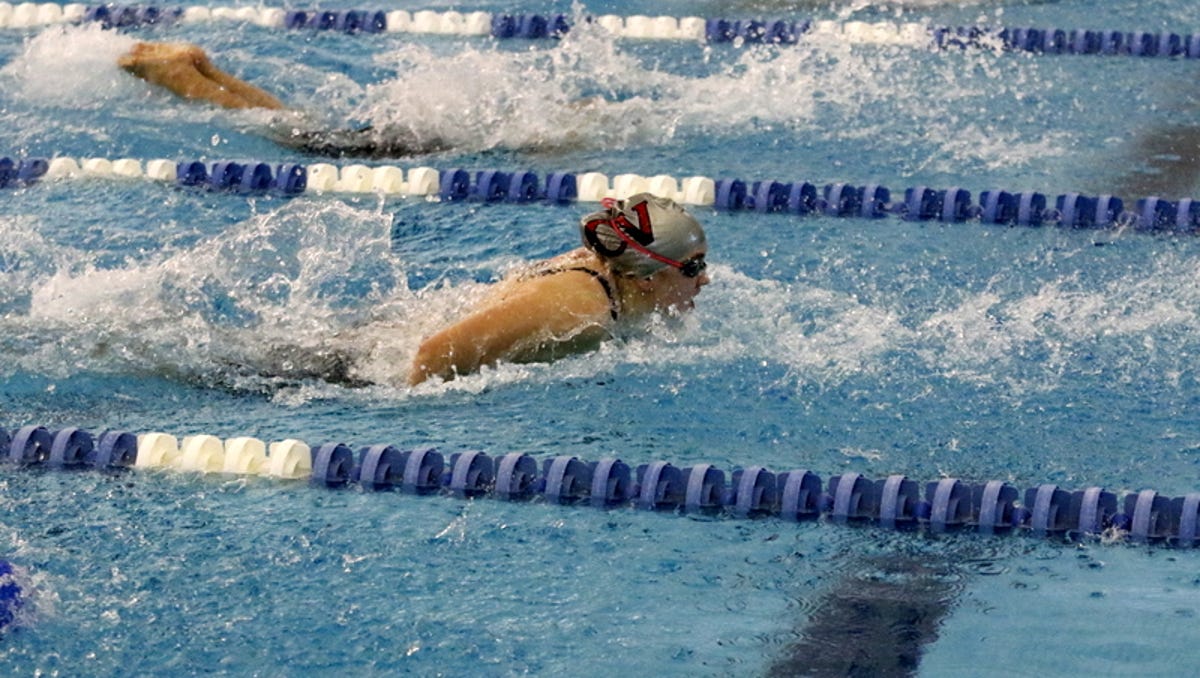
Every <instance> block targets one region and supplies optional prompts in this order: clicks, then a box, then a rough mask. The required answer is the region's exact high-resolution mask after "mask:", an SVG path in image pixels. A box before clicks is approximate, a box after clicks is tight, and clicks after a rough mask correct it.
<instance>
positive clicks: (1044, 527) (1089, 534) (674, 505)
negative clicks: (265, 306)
mask: <svg viewBox="0 0 1200 678" xmlns="http://www.w3.org/2000/svg"><path fill="white" fill-rule="evenodd" d="M0 455H3V461H4V462H7V463H8V464H10V465H12V466H16V467H21V468H48V469H52V470H71V469H83V468H92V469H96V470H100V471H108V472H121V471H124V470H128V469H137V470H150V469H157V470H165V471H175V472H192V473H201V474H226V475H237V476H260V477H267V478H275V479H281V480H307V481H308V482H309V483H311V484H312V485H316V486H319V487H325V488H341V487H346V486H349V485H357V486H359V487H361V488H362V489H363V490H365V491H390V490H396V491H400V492H403V493H407V494H419V495H429V494H446V495H452V496H454V497H458V498H475V497H487V498H492V499H499V500H513V501H520V500H540V501H545V502H549V503H554V504H564V505H589V506H593V507H596V508H606V509H607V508H618V507H624V508H634V509H640V510H648V511H659V512H670V513H681V514H708V515H720V516H728V517H732V518H755V517H773V518H778V519H782V520H785V521H789V522H798V521H803V520H825V521H828V522H833V523H862V524H874V525H878V526H880V527H885V528H892V529H901V530H903V529H911V530H924V531H928V532H932V533H943V532H954V531H966V532H978V533H981V534H1029V535H1034V536H1041V537H1046V536H1053V537H1060V538H1061V537H1069V538H1072V539H1076V538H1097V537H1099V538H1103V539H1104V540H1106V541H1121V540H1123V541H1128V542H1132V543H1137V544H1162V545H1168V546H1175V547H1185V548H1189V547H1193V546H1195V545H1196V544H1197V542H1198V541H1200V533H1198V527H1200V492H1193V493H1189V494H1186V495H1184V496H1181V497H1170V496H1165V495H1162V494H1159V493H1158V492H1156V491H1155V490H1150V489H1145V490H1139V491H1136V492H1113V491H1110V490H1107V489H1105V488H1102V487H1094V486H1093V487H1087V488H1084V489H1082V490H1070V489H1066V488H1062V487H1059V486H1058V485H1056V484H1053V483H1044V484H1041V485H1037V486H1036V487H1031V488H1027V489H1025V490H1024V491H1022V490H1021V489H1019V488H1017V487H1014V486H1012V485H1010V484H1009V483H1007V482H1004V481H1000V480H992V481H986V482H983V483H971V482H968V481H965V480H961V479H957V478H940V479H938V480H935V481H932V482H927V483H919V482H917V481H916V480H913V479H910V478H907V477H906V476H903V475H891V476H888V477H887V478H883V479H872V478H868V477H866V476H864V475H862V474H859V473H856V472H847V473H843V474H841V475H838V476H833V477H830V478H828V479H827V480H823V479H822V478H821V477H820V476H818V475H817V474H815V473H813V472H812V471H810V470H808V469H793V470H789V471H785V472H782V473H775V472H773V471H771V470H769V469H767V468H765V467H762V466H748V467H745V468H737V469H733V470H732V472H730V473H728V474H727V473H726V472H725V471H724V470H722V469H719V468H716V467H714V466H713V465H711V464H696V465H694V466H688V467H683V468H680V467H676V466H674V465H672V464H671V463H670V462H666V461H655V462H651V463H647V464H641V465H638V466H637V467H636V468H635V467H631V466H630V465H628V464H626V463H625V462H623V461H621V460H620V459H616V458H605V459H601V460H600V461H595V462H588V461H585V460H583V459H580V458H578V457H576V456H573V455H559V456H556V457H553V458H550V459H543V460H540V462H539V460H537V459H535V458H534V457H532V456H530V455H528V454H524V453H520V452H513V453H509V454H505V455H502V456H500V457H497V458H493V457H491V456H489V455H487V454H486V453H484V452H481V451H466V452H455V453H453V454H451V455H449V457H448V458H447V457H445V456H444V455H443V454H442V453H441V452H439V451H438V450H437V449H435V448H432V447H422V448H413V449H403V448H399V447H396V446H394V445H389V444H374V445H368V446H364V447H360V448H359V449H358V450H357V451H355V450H354V449H353V448H352V447H351V446H350V445H348V444H346V443H343V442H330V443H325V444H322V445H319V446H317V447H315V448H314V447H310V446H309V445H308V444H306V443H304V442H303V441H300V440H297V439H285V440H280V441H275V442H270V443H267V442H264V441H263V440H260V439H258V438H254V437H251V436H237V437H233V438H228V439H225V440H222V439H220V438H218V437H216V436H213V435H208V434H200V435H191V436H186V437H184V438H183V439H182V440H179V439H177V438H176V437H175V436H173V435H171V434H169V433H163V432H150V433H142V434H140V435H134V434H133V433H129V432H126V431H103V432H100V433H98V434H96V435H93V434H91V433H89V432H88V431H85V430H83V429H79V428H73V427H72V428H64V429H62V430H58V431H51V430H49V429H47V428H45V427H42V426H34V425H30V426H24V427H22V428H20V429H17V430H16V431H14V432H13V433H12V434H11V435H10V434H9V433H8V431H6V430H4V429H0Z"/></svg>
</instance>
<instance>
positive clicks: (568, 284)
mask: <svg viewBox="0 0 1200 678" xmlns="http://www.w3.org/2000/svg"><path fill="white" fill-rule="evenodd" d="M603 205H604V208H603V209H602V210H600V211H599V212H595V213H592V214H589V215H587V216H586V217H584V218H583V219H582V220H581V221H580V225H579V231H580V235H581V236H582V238H583V244H584V246H583V247H581V248H577V249H575V250H572V251H570V252H567V253H564V254H561V255H559V256H557V257H554V258H552V259H548V260H546V261H543V262H540V263H538V264H535V265H533V266H532V267H530V268H529V269H527V270H525V271H523V272H521V273H519V274H517V275H516V276H513V277H512V278H510V279H507V280H504V281H502V282H500V283H498V284H497V285H496V287H495V288H494V289H493V290H491V292H490V294H489V295H488V296H487V298H485V299H484V300H483V301H482V302H481V303H480V304H479V306H478V307H476V308H475V309H474V310H473V311H471V312H470V313H469V314H468V315H467V316H466V317H465V318H463V319H462V320H459V321H458V322H456V323H454V324H453V325H451V326H449V327H447V328H445V329H443V330H441V331H439V332H437V333H436V334H434V335H433V336H430V337H428V338H426V339H425V340H424V341H423V342H422V343H421V346H420V348H419V349H418V351H417V355H416V357H415V358H414V359H413V363H412V368H411V370H410V371H409V377H408V382H409V384H410V385H416V384H420V383H422V382H424V381H425V380H427V379H429V378H431V377H437V378H441V379H446V380H448V379H453V378H455V377H456V376H462V375H466V374H470V373H473V372H476V371H478V370H479V368H480V367H482V366H484V365H494V364H495V363H497V362H501V361H504V362H516V363H521V362H548V361H552V360H554V359H556V358H560V357H563V356H567V355H572V354H578V353H582V352H586V351H591V350H594V349H596V348H597V347H598V346H599V345H600V343H601V342H603V341H604V340H606V339H608V338H610V337H612V336H613V335H614V332H615V330H616V329H617V327H618V326H619V324H623V323H628V322H630V321H636V320H638V319H645V318H647V317H649V316H651V315H652V314H654V313H661V312H666V313H677V312H683V311H686V310H689V309H691V308H692V307H693V305H694V299H695V297H696V295H697V294H699V293H700V288H702V287H703V286H705V285H707V284H708V282H709V279H708V274H707V273H706V263H705V259H704V258H705V255H706V254H707V253H708V244H707V241H706V239H705V236H704V229H703V228H701V226H700V224H699V223H698V222H697V221H696V220H695V218H693V217H692V216H691V215H690V214H688V213H687V212H686V211H684V209H683V208H682V207H680V206H679V205H677V204H676V203H675V202H674V201H672V200H669V199H666V198H660V197H656V196H653V195H651V194H649V193H639V194H637V195H634V196H631V197H630V198H629V199H627V200H611V199H606V200H605V201H604V203H603Z"/></svg>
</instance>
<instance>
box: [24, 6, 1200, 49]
mask: <svg viewBox="0 0 1200 678" xmlns="http://www.w3.org/2000/svg"><path fill="white" fill-rule="evenodd" d="M211 21H226V22H234V23H246V24H253V25H257V26H262V27H265V28H279V29H287V30H309V31H334V32H340V33H348V34H364V35H370V34H376V33H424V34H441V35H459V36H480V37H482V36H491V37H493V38H498V39H513V38H517V39H528V40H538V39H553V38H558V37H561V36H563V35H565V34H566V33H568V32H569V31H570V30H571V28H572V25H571V20H570V19H569V18H568V17H567V15H564V14H550V15H541V14H491V13H488V12H467V13H463V12H458V11H444V12H437V11H432V10H420V11H415V12H409V11H407V10H392V11H383V10H355V9H348V10H321V9H292V10H284V9H281V8H278V7H244V6H243V7H201V6H189V7H179V6H176V7H158V6H155V5H119V4H104V5H84V4H79V3H71V4H66V5H59V4H56V3H33V2H24V3H19V4H17V5H13V4H11V3H7V2H0V28H15V29H27V28H36V27H40V26H47V25H52V24H61V23H80V22H97V23H100V24H102V25H104V26H105V27H108V28H130V29H131V28H141V27H153V26H162V25H171V24H175V23H202V22H211ZM584 21H586V22H588V23H593V24H596V25H598V26H601V27H603V28H604V29H606V30H607V31H608V32H609V33H611V34H612V35H613V36H615V37H619V38H630V39H640V40H677V41H680V40H682V41H697V42H707V43H710V44H724V43H728V44H731V45H734V46H742V45H754V44H764V43H765V44H777V45H794V44H797V43H799V42H801V40H802V39H803V37H804V36H806V35H814V36H824V37H832V38H836V39H839V40H843V41H845V42H849V43H852V44H876V45H907V46H912V47H932V48H935V49H950V48H967V47H980V48H990V49H999V50H1004V51H1018V52H1027V53H1033V54H1094V55H1108V56H1141V57H1163V58H1187V59H1196V58H1200V34H1195V33H1191V34H1178V33H1170V32H1160V33H1154V32H1146V31H1117V30H1108V31H1105V30H1091V29H1084V28H1053V27H988V26H929V25H925V24H919V23H911V22H910V23H902V22H886V21H885V22H874V23H871V22H863V21H840V22H839V21H808V20H801V21H790V20H785V19H775V20H770V19H766V20H764V19H726V18H701V17H695V16H687V17H671V16H645V15H633V16H628V17H621V16H617V15H612V14H606V15H602V16H597V17H591V16H589V17H586V18H585V19H584Z"/></svg>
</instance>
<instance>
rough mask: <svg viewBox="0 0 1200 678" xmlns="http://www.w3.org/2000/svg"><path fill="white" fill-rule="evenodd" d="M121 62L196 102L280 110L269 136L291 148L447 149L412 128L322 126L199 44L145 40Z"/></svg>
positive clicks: (354, 153)
mask: <svg viewBox="0 0 1200 678" xmlns="http://www.w3.org/2000/svg"><path fill="white" fill-rule="evenodd" d="M117 65H118V66H120V67H121V68H122V69H124V70H125V71H126V72H128V73H131V74H133V75H135V76H137V77H139V78H141V79H142V80H145V81H146V82H149V83H151V84H154V85H158V86H159V87H162V88H164V89H167V90H168V91H170V92H172V93H174V94H175V95H177V96H179V97H181V98H183V99H188V100H191V101H206V102H209V103H212V104H216V105H217V106H221V107H222V108H229V109H265V110H271V111H280V112H282V113H286V115H280V116H279V117H278V118H276V119H275V120H274V121H272V123H271V127H270V128H269V129H268V136H270V137H271V139H272V140H273V141H275V142H276V143H279V144H281V145H284V146H287V147H289V148H293V149H296V150H298V151H304V152H307V153H315V154H318V155H326V156H332V157H368V158H384V157H393V158H394V157H402V156H407V155H415V154H419V153H432V152H435V151H440V150H444V149H445V145H444V144H443V143H441V142H440V141H439V140H437V139H419V138H417V137H416V136H415V135H414V134H413V133H412V132H411V131H408V130H399V129H383V130H377V129H375V128H373V127H364V128H360V129H346V130H320V129H315V128H314V124H313V123H312V122H310V121H309V120H308V119H307V118H306V116H305V115H304V114H303V113H302V112H300V111H296V110H293V109H289V108H288V107H287V106H285V105H284V104H283V102H281V101H280V100H279V99H277V98H275V97H274V96H273V95H271V94H269V93H267V92H266V91H265V90H263V89H261V88H259V87H256V86H254V85H251V84H250V83H248V82H245V81H244V80H241V79H239V78H237V77H235V76H233V75H230V74H229V73H226V72H225V71H222V70H221V69H219V68H217V67H216V66H214V65H213V63H212V60H210V59H209V58H208V54H206V53H205V52H204V50H203V49H201V48H200V47H197V46H196V45H191V44H187V43H168V42H139V43H137V44H136V45H134V46H133V49H131V50H129V51H128V52H126V53H125V54H123V55H122V56H121V57H119V58H118V59H117Z"/></svg>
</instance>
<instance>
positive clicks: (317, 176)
mask: <svg viewBox="0 0 1200 678" xmlns="http://www.w3.org/2000/svg"><path fill="white" fill-rule="evenodd" d="M80 176H83V177H88V176H91V177H115V178H130V179H136V178H148V179H151V180H156V181H160V182H163V183H170V184H173V185H176V186H181V187H194V188H200V189H203V190H211V191H225V192H232V193H239V194H260V193H275V194H281V195H284V196H294V195H298V194H301V193H351V194H354V193H374V194H380V195H396V196H409V197H423V198H436V199H438V200H441V201H443V202H457V201H476V202H510V203H524V202H532V201H548V202H555V203H571V202H599V201H600V200H602V199H604V198H606V197H612V198H618V199H621V198H627V197H629V196H631V195H633V194H635V193H641V192H649V193H653V194H655V195H660V196H663V197H667V198H672V199H674V200H676V201H677V202H680V203H682V204H685V205H700V206H709V207H713V208H714V209H717V210H724V211H744V212H755V213H784V214H793V215H798V216H802V215H808V214H822V215H826V216H830V217H842V218H859V219H880V218H884V217H888V216H893V217H898V218H900V219H904V220H907V221H940V222H943V223H962V222H967V221H978V222H980V223H983V224H989V225H1015V226H1029V227H1038V226H1051V225H1054V226H1060V227H1064V228H1079V229H1091V228H1113V227H1117V228H1132V229H1134V230H1137V231H1145V232H1169V233H1180V234H1183V233H1197V232H1200V201H1197V200H1194V199H1191V198H1184V199H1180V200H1169V199H1166V198H1161V197H1157V196H1149V197H1144V198H1140V199H1138V200H1136V201H1133V202H1129V203H1127V202H1126V201H1125V200H1122V199H1121V198H1119V197H1116V196H1113V195H1083V194H1079V193H1065V194H1059V195H1057V196H1054V195H1048V194H1045V193H1040V192H1037V191H1024V192H1016V191H1006V190H1002V189H989V190H986V191H982V192H980V193H979V194H978V196H974V195H973V194H972V193H971V192H970V191H969V190H967V189H965V188H962V187H958V186H954V187H950V188H944V189H943V188H935V187H930V186H911V187H908V188H905V189H904V190H903V191H892V190H891V189H889V188H888V187H886V186H882V185H879V184H850V183H831V184H818V183H813V182H808V181H788V182H783V181H769V180H765V181H753V182H746V181H743V180H741V179H736V178H721V179H712V178H709V177H701V176H692V177H686V178H684V179H682V180H680V179H677V178H676V177H672V176H668V175H657V176H652V177H645V176H642V175H638V174H619V175H616V176H614V177H612V178H610V177H608V176H607V175H604V174H601V173H599V172H586V173H583V174H575V173H571V172H552V173H550V174H548V175H546V176H544V177H539V176H538V175H537V174H536V173H534V172H530V171H523V170H518V171H513V172H509V171H500V170H477V171H471V170H467V169H463V168H454V169H447V170H438V169H434V168H431V167H413V168H409V169H408V170H407V171H406V170H404V169H402V168H400V167H396V166H391V165H383V166H378V167H368V166H366V165H345V166H342V167H340V168H339V167H337V166H334V165H330V164H325V163H316V164H312V165H299V164H287V163H284V164H279V163H268V162H258V161H249V162H241V161H225V160H222V161H215V162H213V161H209V162H205V161H200V160H184V161H173V160H165V159H158V160H148V161H145V162H143V161H141V160H136V159H131V158H121V159H117V160H109V159H106V158H84V159H81V160H76V159H74V158H66V157H58V158H53V159H45V158H23V159H19V160H13V159H12V158H7V157H0V188H4V187H21V186H28V185H31V184H35V183H37V182H39V181H41V180H44V179H63V178H70V177H80Z"/></svg>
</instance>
